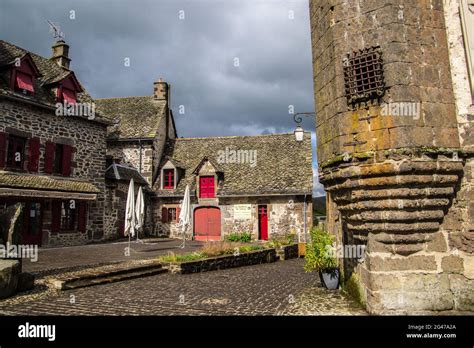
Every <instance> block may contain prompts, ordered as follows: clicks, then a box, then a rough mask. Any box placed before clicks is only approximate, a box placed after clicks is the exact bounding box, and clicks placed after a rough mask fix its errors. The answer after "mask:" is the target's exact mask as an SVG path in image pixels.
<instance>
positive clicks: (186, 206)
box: [179, 185, 191, 248]
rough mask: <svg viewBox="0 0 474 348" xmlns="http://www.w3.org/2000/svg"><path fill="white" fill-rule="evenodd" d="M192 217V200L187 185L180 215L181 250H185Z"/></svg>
mask: <svg viewBox="0 0 474 348" xmlns="http://www.w3.org/2000/svg"><path fill="white" fill-rule="evenodd" d="M190 215H191V198H190V194H189V185H186V190H185V191H184V198H183V202H181V211H180V213H179V226H181V231H182V232H183V244H181V248H184V247H185V245H186V230H187V229H188V227H189V222H190Z"/></svg>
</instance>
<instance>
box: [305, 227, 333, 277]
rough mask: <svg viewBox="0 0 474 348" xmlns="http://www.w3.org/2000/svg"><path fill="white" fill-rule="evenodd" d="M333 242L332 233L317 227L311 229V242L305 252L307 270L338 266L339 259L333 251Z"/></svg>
mask: <svg viewBox="0 0 474 348" xmlns="http://www.w3.org/2000/svg"><path fill="white" fill-rule="evenodd" d="M332 244H333V238H332V236H331V235H330V234H328V233H327V232H325V231H323V230H322V229H320V228H317V227H316V228H313V229H312V230H311V243H308V244H306V252H305V264H304V269H305V271H306V272H312V271H321V270H324V269H327V268H334V267H337V260H336V258H335V257H334V255H333V254H332V253H331V248H332Z"/></svg>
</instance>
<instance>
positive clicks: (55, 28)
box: [47, 19, 64, 41]
mask: <svg viewBox="0 0 474 348" xmlns="http://www.w3.org/2000/svg"><path fill="white" fill-rule="evenodd" d="M47 22H48V24H49V32H50V33H53V37H54V38H55V39H56V41H60V40H64V33H63V32H62V31H61V29H60V28H59V24H56V23H53V22H51V21H50V20H49V19H48V20H47Z"/></svg>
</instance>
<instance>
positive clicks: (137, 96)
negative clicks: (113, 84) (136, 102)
mask: <svg viewBox="0 0 474 348" xmlns="http://www.w3.org/2000/svg"><path fill="white" fill-rule="evenodd" d="M128 98H153V96H152V95H133V96H128V97H110V98H95V99H94V100H114V99H128Z"/></svg>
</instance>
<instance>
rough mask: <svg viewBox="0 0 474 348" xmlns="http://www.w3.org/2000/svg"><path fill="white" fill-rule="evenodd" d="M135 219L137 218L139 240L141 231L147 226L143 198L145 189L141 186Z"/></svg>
mask: <svg viewBox="0 0 474 348" xmlns="http://www.w3.org/2000/svg"><path fill="white" fill-rule="evenodd" d="M135 218H136V229H137V240H138V234H139V231H140V229H142V228H143V225H144V224H145V199H144V198H143V189H142V187H141V186H140V188H139V189H138V196H137V203H136V205H135Z"/></svg>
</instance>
